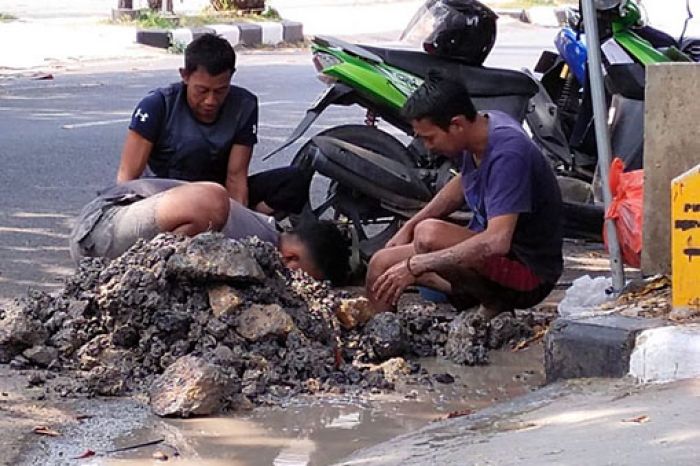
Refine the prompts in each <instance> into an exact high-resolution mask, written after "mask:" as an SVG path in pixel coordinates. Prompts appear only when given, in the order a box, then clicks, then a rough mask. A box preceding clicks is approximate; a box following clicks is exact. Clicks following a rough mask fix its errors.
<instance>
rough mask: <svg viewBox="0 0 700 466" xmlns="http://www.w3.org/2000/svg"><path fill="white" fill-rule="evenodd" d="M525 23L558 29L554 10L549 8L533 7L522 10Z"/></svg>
mask: <svg viewBox="0 0 700 466" xmlns="http://www.w3.org/2000/svg"><path fill="white" fill-rule="evenodd" d="M524 13H525V14H524V17H525V22H527V23H532V24H536V25H537V26H544V27H552V28H555V27H559V21H558V19H557V15H556V13H555V12H554V8H552V7H549V6H535V7H532V8H528V9H527V10H524Z"/></svg>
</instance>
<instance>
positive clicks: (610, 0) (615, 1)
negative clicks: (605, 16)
mask: <svg viewBox="0 0 700 466" xmlns="http://www.w3.org/2000/svg"><path fill="white" fill-rule="evenodd" d="M621 2H622V0H593V5H594V6H595V7H596V9H597V10H612V9H613V8H616V7H618V6H620V3H621Z"/></svg>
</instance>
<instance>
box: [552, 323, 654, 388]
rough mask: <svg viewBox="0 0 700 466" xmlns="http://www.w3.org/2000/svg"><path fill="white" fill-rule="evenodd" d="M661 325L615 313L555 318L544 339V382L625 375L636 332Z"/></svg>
mask: <svg viewBox="0 0 700 466" xmlns="http://www.w3.org/2000/svg"><path fill="white" fill-rule="evenodd" d="M661 325H662V324H661V322H660V321H657V320H653V319H644V318H634V317H624V316H617V315H606V316H595V317H587V318H580V319H575V318H560V319H557V320H556V321H554V323H553V324H552V326H551V327H550V329H549V331H548V332H547V336H546V338H545V358H544V361H545V373H546V378H547V383H551V382H554V381H556V380H560V379H573V378H580V377H624V376H625V375H627V373H628V372H629V368H630V364H629V361H630V355H631V353H632V350H633V349H634V344H635V338H636V336H637V334H638V333H640V332H641V331H643V330H647V329H649V328H654V327H659V326H661Z"/></svg>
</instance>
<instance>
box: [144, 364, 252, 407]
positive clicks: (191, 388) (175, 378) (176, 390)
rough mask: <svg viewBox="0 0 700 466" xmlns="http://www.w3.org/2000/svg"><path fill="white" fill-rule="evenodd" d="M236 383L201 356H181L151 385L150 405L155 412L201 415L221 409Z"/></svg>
mask: <svg viewBox="0 0 700 466" xmlns="http://www.w3.org/2000/svg"><path fill="white" fill-rule="evenodd" d="M234 391H238V390H235V384H234V383H233V381H232V380H231V379H230V378H229V376H227V375H226V374H224V373H223V372H222V371H221V368H220V367H218V366H215V365H213V364H209V363H207V362H206V361H204V360H203V359H202V358H198V357H195V356H183V357H181V358H179V359H178V360H177V361H175V363H173V364H172V365H171V366H170V367H168V368H167V369H166V370H165V372H164V373H163V374H162V375H160V376H159V377H158V378H157V379H156V380H155V381H154V382H153V384H152V385H151V388H150V400H151V409H152V410H153V412H154V413H155V414H157V415H158V416H177V417H189V416H202V415H207V414H214V413H218V412H220V411H221V410H222V409H223V408H224V406H225V400H226V397H227V396H230V395H232V394H233V392H234Z"/></svg>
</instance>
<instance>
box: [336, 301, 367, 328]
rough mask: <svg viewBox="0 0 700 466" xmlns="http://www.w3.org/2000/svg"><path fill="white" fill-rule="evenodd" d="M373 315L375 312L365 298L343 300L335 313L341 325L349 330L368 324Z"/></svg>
mask: <svg viewBox="0 0 700 466" xmlns="http://www.w3.org/2000/svg"><path fill="white" fill-rule="evenodd" d="M373 315H374V311H373V310H372V308H371V306H370V304H369V300H368V299H367V298H365V297H360V298H350V299H341V300H340V306H339V307H338V310H337V311H336V313H335V316H336V317H337V318H338V320H339V321H340V323H341V324H342V325H343V327H345V328H347V329H353V328H355V327H357V326H358V325H362V324H364V323H366V322H367V321H368V320H370V319H371V318H372V316H373Z"/></svg>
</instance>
